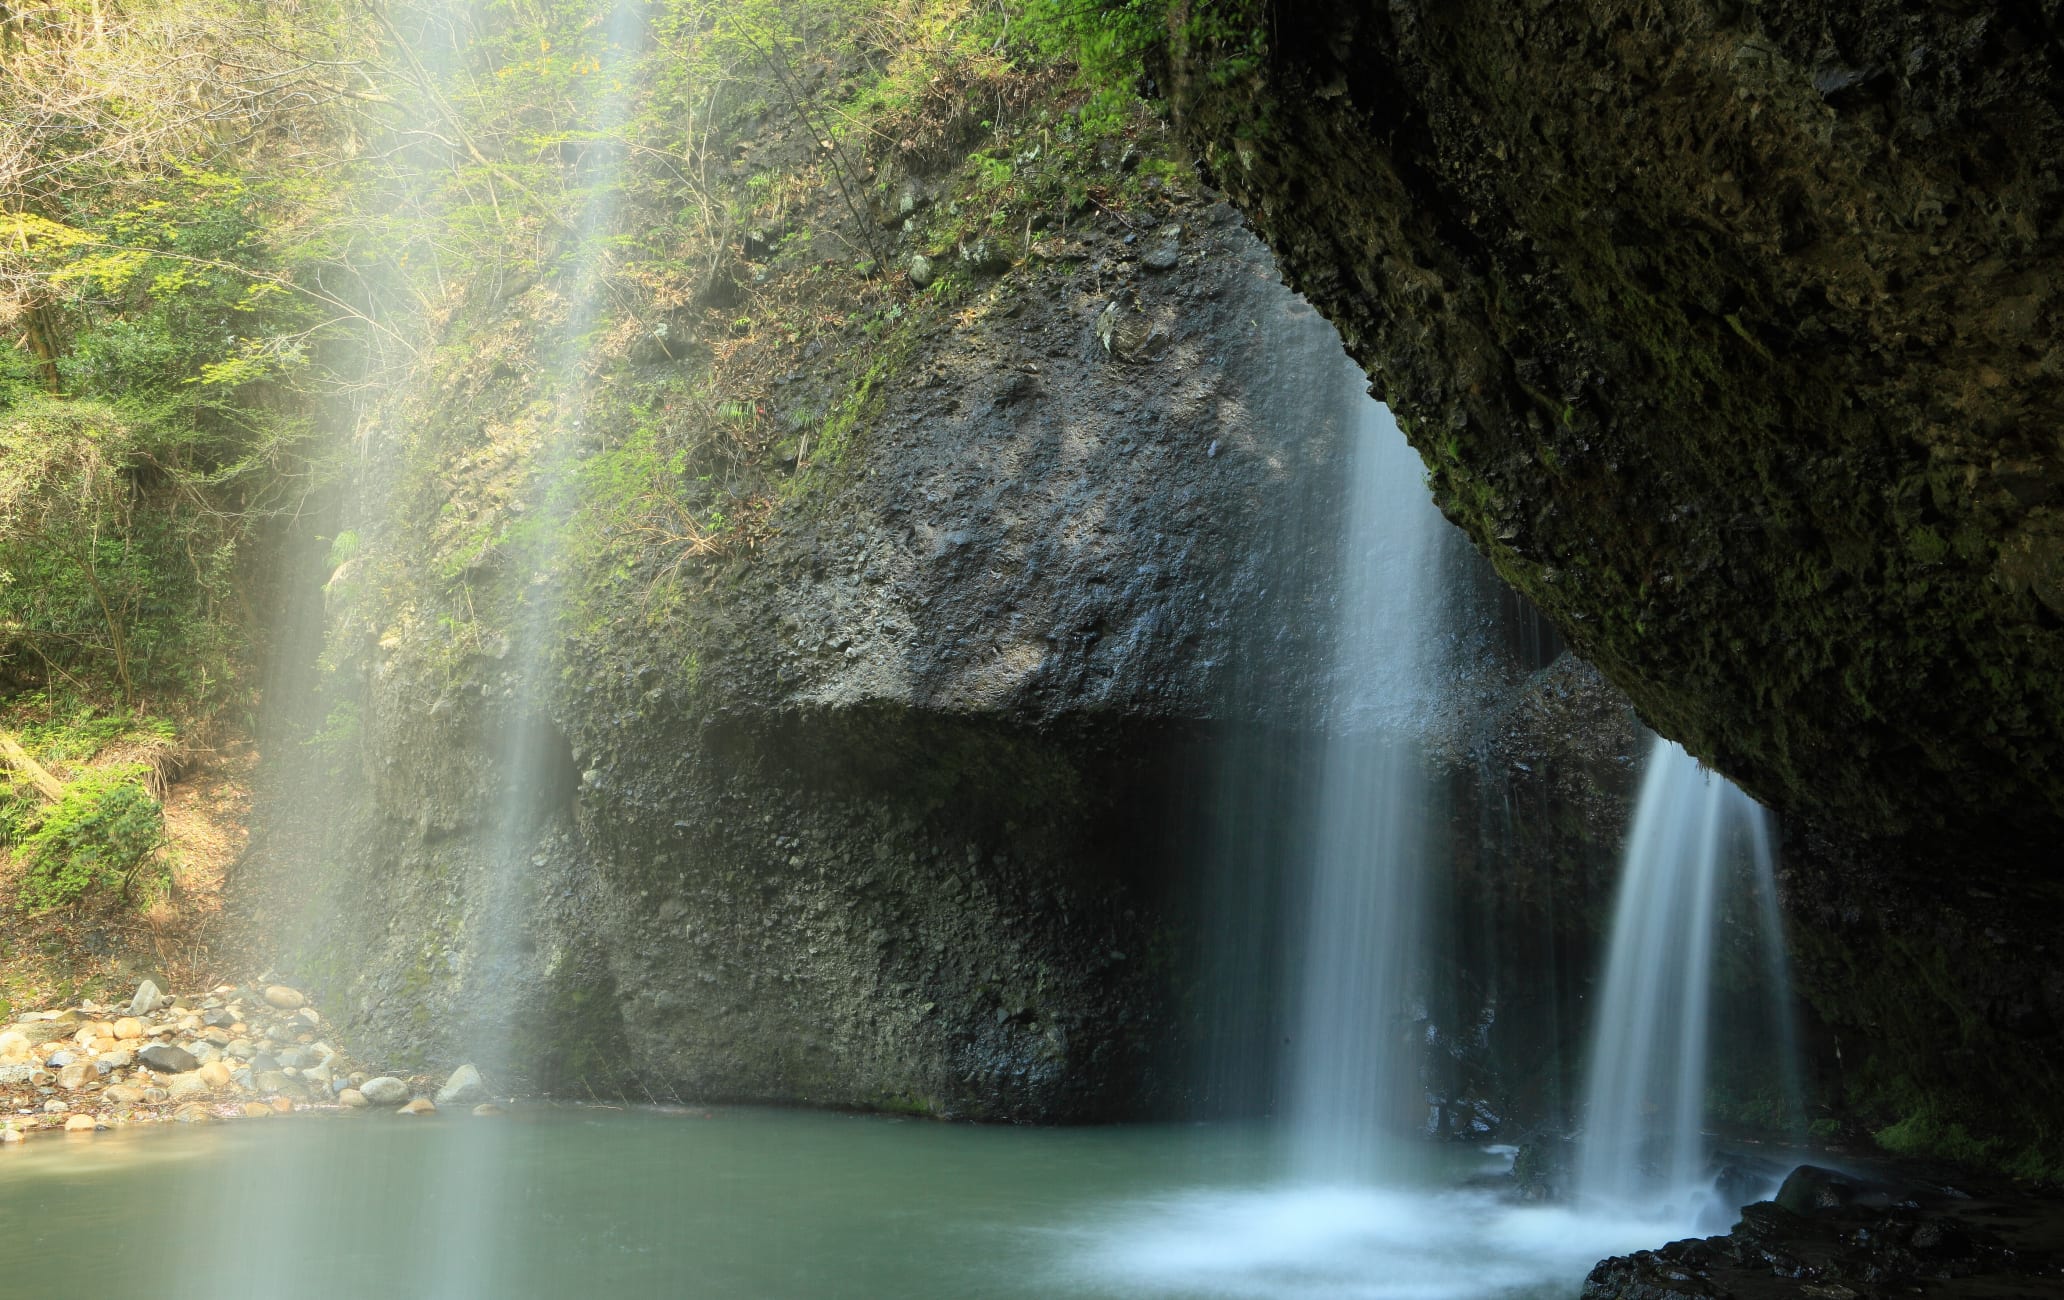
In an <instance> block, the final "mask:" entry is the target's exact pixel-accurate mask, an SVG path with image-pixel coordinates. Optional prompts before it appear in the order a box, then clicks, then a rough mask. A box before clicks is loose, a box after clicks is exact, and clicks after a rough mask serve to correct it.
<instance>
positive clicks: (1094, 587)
mask: <svg viewBox="0 0 2064 1300" xmlns="http://www.w3.org/2000/svg"><path fill="white" fill-rule="evenodd" d="M1129 233H1131V232H1129V231H1128V230H1126V229H1125V228H1124V227H1123V225H1122V224H1119V223H1116V222H1112V223H1108V226H1107V227H1098V226H1095V225H1087V226H1078V227H1074V228H1072V229H1071V233H1070V236H1069V239H1068V241H1067V247H1066V248H1065V249H1064V250H1063V251H1062V254H1061V255H1059V256H1056V257H1054V258H1052V259H1050V260H1047V261H1038V262H1033V263H1030V264H1028V265H1026V266H1024V267H1021V268H1018V269H1016V270H1013V271H1011V272H1010V273H1009V274H1008V275H1007V276H1006V277H1005V278H1004V279H1003V280H1002V281H1001V282H999V284H998V285H997V286H996V292H995V293H994V295H992V296H991V297H990V298H989V299H986V300H984V302H983V303H982V304H981V305H980V306H981V310H979V311H971V312H970V313H969V317H970V323H965V324H963V325H962V326H961V327H959V328H955V329H950V330H942V331H941V332H940V333H939V334H938V335H936V336H935V337H931V338H928V339H927V340H925V342H924V345H923V346H922V347H921V348H920V349H919V350H918V351H917V353H916V355H914V356H912V357H909V358H907V359H901V360H900V362H899V367H900V368H899V369H898V370H897V371H896V373H895V374H894V376H893V380H892V382H889V383H888V384H887V385H886V386H885V387H886V394H885V398H884V400H883V402H882V404H881V408H880V410H879V412H878V413H873V414H871V415H870V418H869V420H868V422H867V424H866V426H865V427H864V428H861V429H858V430H856V431H855V433H854V434H853V443H852V446H851V447H850V448H849V449H848V450H847V451H846V453H845V457H846V459H845V461H844V462H843V465H844V468H843V469H842V471H841V473H840V474H839V476H838V477H837V478H836V479H835V480H833V481H832V482H830V483H828V484H823V485H820V486H818V487H816V488H814V489H813V490H812V493H811V494H810V495H807V496H801V497H800V499H799V500H798V501H797V502H796V503H795V504H794V505H793V506H791V507H790V508H789V509H788V510H787V512H786V513H785V514H784V516H783V517H782V519H781V521H780V522H781V527H780V528H779V529H778V530H776V533H775V537H774V539H773V540H772V541H771V542H770V543H769V544H768V545H767V546H765V547H764V548H762V550H761V551H760V552H759V553H758V554H756V555H755V556H753V557H752V559H751V560H750V561H749V562H745V561H741V562H740V563H738V564H737V565H736V566H734V567H733V568H731V569H729V570H727V571H725V572H724V573H722V574H720V575H717V577H716V579H715V580H713V581H712V582H710V583H709V584H708V585H707V586H706V587H703V588H698V589H697V590H696V591H695V593H694V595H693V597H692V600H691V601H690V602H689V604H690V606H691V609H690V613H689V614H688V616H687V617H686V621H685V623H684V624H681V625H676V626H673V627H670V628H668V629H667V630H666V631H665V632H663V633H661V632H654V631H651V630H649V629H647V628H646V627H645V626H644V625H643V624H642V623H641V622H640V620H638V619H636V618H625V619H621V620H615V621H612V622H610V623H609V624H608V625H607V627H606V629H605V630H602V631H597V632H593V633H589V634H586V639H585V640H584V641H583V642H582V643H581V644H579V645H578V646H575V647H571V648H568V649H565V650H563V651H560V652H559V654H560V657H561V659H562V661H563V662H564V664H565V665H567V670H566V671H565V672H564V673H563V674H561V673H558V672H556V671H555V672H554V673H553V674H552V675H551V678H552V681H553V682H554V686H553V688H552V693H551V695H550V698H548V699H546V700H544V701H542V702H541V704H540V705H535V706H530V707H532V708H533V709H536V708H542V710H543V711H544V713H546V714H548V715H549V722H542V721H540V720H539V719H537V718H535V717H530V716H516V715H517V714H518V712H519V710H520V709H521V708H523V707H524V706H522V705H520V704H518V703H515V702H513V697H514V696H515V695H516V694H517V692H516V690H515V683H513V681H512V680H511V678H510V676H509V671H510V665H509V664H508V663H506V662H503V661H500V660H497V659H494V658H493V657H491V656H480V657H478V658H477V659H476V660H474V661H471V662H468V663H466V664H462V665H461V666H460V673H459V675H460V678H461V679H460V680H459V681H457V682H456V683H454V682H453V680H452V679H451V674H450V669H449V668H448V666H447V665H448V662H449V656H448V654H447V653H446V650H447V648H446V647H443V646H440V645H436V644H430V643H424V644H415V643H410V642H406V641H400V642H397V643H395V644H391V645H388V646H384V647H377V648H373V649H370V650H363V649H361V648H359V647H347V648H346V651H345V653H346V655H347V659H346V662H347V665H348V666H347V671H349V672H355V673H359V674H361V677H360V680H361V681H362V683H363V695H362V702H361V706H360V713H361V716H362V717H363V719H364V731H363V745H362V755H361V757H360V759H359V761H358V762H357V764H356V765H355V766H354V767H353V768H352V769H349V770H344V771H341V772H340V771H334V770H333V771H331V772H328V773H325V774H319V778H320V779H321V780H323V781H324V782H325V784H324V785H323V786H322V788H323V789H324V791H325V794H324V798H323V800H322V801H321V802H322V807H321V808H320V809H313V808H311V807H310V806H309V804H308V801H307V799H306V795H305V791H306V790H307V788H308V786H307V785H306V784H303V782H305V781H306V780H308V779H309V778H308V777H307V776H306V775H300V776H296V775H295V774H291V773H288V772H286V770H285V769H284V768H282V769H279V770H280V772H281V785H280V787H279V793H278V795H277V796H276V797H275V798H274V799H273V800H271V801H270V802H269V803H267V805H266V807H265V809H264V812H265V818H264V824H263V825H261V827H260V828H259V831H258V835H257V842H256V847H255V848H254V851H253V853H252V857H251V863H252V880H253V882H254V884H253V888H254V890H256V891H258V892H259V893H260V895H261V896H269V899H270V901H268V902H266V903H265V904H263V905H261V906H259V907H257V908H256V910H257V911H258V913H259V915H260V917H261V918H262V923H264V924H267V925H268V926H269V927H271V928H272V930H273V932H274V933H275V934H276V935H278V936H280V938H281V947H282V950H283V951H282V953H281V959H282V966H281V968H282V969H283V970H291V971H293V972H294V973H295V974H296V977H297V979H300V980H301V981H303V982H304V983H306V984H307V985H308V986H310V987H311V988H312V989H313V990H314V991H315V992H316V993H317V994H319V995H320V996H321V997H323V998H324V999H325V1005H328V1006H335V1007H337V1008H338V1009H339V1010H338V1013H337V1014H339V1015H340V1016H342V1017H343V1018H345V1019H346V1020H347V1021H348V1022H349V1023H350V1026H351V1028H352V1029H353V1030H354V1031H355V1032H357V1033H359V1034H360V1035H361V1036H362V1038H363V1040H364V1041H366V1042H368V1043H369V1044H371V1045H372V1046H374V1047H375V1048H377V1049H379V1050H381V1051H384V1052H388V1053H390V1054H391V1056H392V1059H394V1060H396V1061H397V1062H398V1063H403V1064H409V1063H414V1062H421V1063H423V1064H424V1065H426V1066H427V1065H430V1064H442V1065H445V1066H449V1065H451V1064H455V1063H456V1062H457V1061H459V1060H461V1059H463V1058H464V1056H465V1055H466V1054H470V1052H471V1050H472V1049H471V1048H469V1047H468V1046H466V1044H467V1043H468V1041H469V1037H468V1036H469V1035H470V1034H473V1033H474V1032H475V1030H476V1028H477V1027H478V1026H480V1025H495V1024H499V1025H502V1026H505V1027H506V1028H505V1029H504V1030H503V1031H500V1032H495V1031H490V1035H491V1037H493V1038H494V1039H495V1040H496V1041H497V1042H499V1041H501V1040H502V1039H506V1040H507V1042H506V1044H505V1046H506V1054H507V1056H508V1057H509V1060H508V1061H507V1065H508V1068H509V1072H510V1073H511V1074H513V1075H514V1076H516V1078H515V1080H514V1082H515V1085H516V1086H517V1087H521V1088H534V1087H543V1088H549V1089H553V1090H558V1091H565V1092H571V1093H573V1094H574V1095H581V1096H585V1095H588V1094H589V1093H591V1092H592V1093H596V1094H610V1095H620V1096H629V1097H632V1098H636V1099H644V1098H647V1097H650V1098H653V1099H657V1100H672V1099H674V1098H676V1097H680V1098H689V1099H726V1098H732V1099H752V1100H778V1101H790V1102H807V1103H816V1104H824V1105H860V1106H878V1107H887V1108H902V1109H910V1110H916V1111H924V1112H930V1113H938V1114H949V1115H956V1116H965V1117H971V1118H995V1119H1022V1120H1032V1119H1037V1120H1080V1119H1093V1118H1106V1117H1115V1116H1121V1115H1136V1114H1140V1113H1144V1112H1147V1111H1155V1110H1158V1111H1162V1112H1167V1111H1169V1110H1173V1109H1175V1108H1176V1106H1177V1101H1176V1095H1175V1094H1176V1093H1177V1092H1178V1091H1179V1089H1180V1084H1179V1082H1178V1081H1177V1079H1176V1075H1177V1074H1178V1073H1179V1072H1180V1069H1181V1066H1182V1065H1183V1064H1184V1062H1183V1061H1182V1060H1181V1059H1180V1057H1179V1053H1178V1051H1177V1049H1176V1048H1175V1047H1174V1045H1173V1044H1174V1042H1175V1040H1177V1039H1178V1038H1179V1036H1180V1028H1179V1006H1178V999H1179V997H1180V996H1181V995H1182V994H1181V989H1180V987H1179V986H1180V984H1181V979H1180V975H1179V968H1180V967H1181V966H1182V964H1183V962H1184V960H1185V956H1184V951H1183V950H1184V947H1185V945H1186V944H1187V943H1189V942H1191V941H1192V940H1193V939H1194V935H1193V934H1185V933H1183V932H1181V931H1180V927H1179V926H1178V924H1177V920H1176V915H1175V910H1176V908H1177V907H1179V906H1181V904H1180V902H1179V901H1177V900H1181V899H1183V898H1184V897H1185V896H1188V895H1194V894H1196V893H1197V892H1199V885H1198V882H1197V881H1196V880H1195V879H1194V878H1190V879H1185V878H1183V873H1184V872H1191V873H1195V872H1196V871H1197V870H1198V867H1197V865H1196V862H1195V860H1188V861H1186V860H1185V859H1184V858H1183V856H1182V854H1181V853H1180V852H1179V845H1178V843H1177V841H1178V838H1179V837H1178V836H1176V835H1174V834H1172V833H1171V828H1172V827H1174V826H1176V825H1177V824H1178V823H1179V821H1180V819H1181V817H1183V816H1185V815H1186V816H1188V817H1189V818H1190V819H1191V820H1192V821H1194V820H1195V818H1196V816H1197V815H1198V813H1197V807H1196V803H1195V800H1196V798H1197V797H1198V794H1199V792H1200V791H1202V790H1204V789H1206V788H1207V787H1208V785H1209V776H1210V769H1209V766H1208V765H1209V761H1210V759H1209V754H1210V749H1209V733H1210V732H1211V731H1212V729H1213V728H1216V727H1223V726H1227V725H1244V726H1250V727H1260V728H1276V729H1282V730H1286V731H1294V730H1297V729H1300V728H1308V727H1309V726H1310V725H1312V722H1313V717H1314V715H1315V713H1316V712H1317V710H1318V709H1319V707H1320V702H1321V701H1322V700H1323V699H1324V696H1325V690H1324V684H1323V681H1322V680H1321V679H1322V677H1323V674H1324V672H1325V671H1326V663H1327V653H1326V651H1327V647H1328V646H1329V645H1330V640H1329V633H1330V623H1329V615H1328V612H1327V600H1326V592H1327V586H1326V584H1327V582H1328V580H1329V578H1330V575H1331V573H1332V569H1333V562H1334V553H1335V552H1334V548H1335V545H1336V539H1335V526H1336V524H1337V521H1338V511H1339V506H1340V492H1341V475H1340V473H1339V468H1338V467H1339V466H1340V464H1341V463H1342V460H1343V457H1344V454H1345V451H1344V446H1343V441H1342V440H1343V435H1344V433H1345V431H1346V430H1347V429H1349V428H1351V427H1352V423H1351V420H1350V418H1349V417H1350V416H1351V413H1352V411H1353V410H1354V409H1355V405H1356V403H1358V401H1359V400H1360V399H1359V396H1358V393H1357V392H1356V388H1357V385H1356V384H1355V383H1354V382H1353V370H1352V367H1351V366H1349V365H1348V364H1347V363H1346V361H1345V360H1344V359H1343V358H1342V357H1341V355H1340V353H1339V350H1338V344H1337V341H1335V340H1334V339H1333V336H1332V334H1331V331H1330V329H1329V328H1328V327H1327V326H1326V325H1325V323H1324V322H1323V321H1322V320H1320V319H1319V318H1318V316H1317V315H1316V313H1315V312H1313V311H1312V310H1311V309H1310V308H1309V307H1308V306H1305V305H1303V304H1301V303H1299V302H1298V301H1297V300H1296V299H1295V297H1294V296H1293V295H1292V294H1290V293H1289V292H1288V291H1287V290H1286V289H1284V288H1283V286H1282V284H1281V282H1280V279H1279V278H1278V277H1277V276H1276V274H1275V271H1274V267H1273V263H1272V261H1271V259H1270V258H1269V257H1268V255H1267V253H1266V251H1265V250H1264V249H1263V248H1262V247H1261V246H1260V244H1259V243H1258V241H1256V240H1255V239H1254V238H1253V236H1252V235H1251V234H1250V233H1248V232H1247V231H1246V230H1244V229H1243V228H1242V227H1241V225H1240V224H1239V222H1238V220H1237V218H1236V217H1235V216H1234V214H1233V213H1232V212H1231V210H1230V209H1227V208H1225V207H1224V206H1223V205H1216V206H1214V205H1211V204H1208V203H1198V204H1194V205H1190V206H1188V207H1186V208H1185V209H1183V211H1182V212H1181V214H1180V217H1179V219H1178V220H1174V221H1170V222H1167V223H1164V224H1163V225H1162V226H1161V227H1159V228H1157V229H1156V230H1155V232H1154V235H1153V239H1152V240H1151V241H1144V240H1139V239H1135V240H1132V241H1128V240H1127V238H1126V236H1127V235H1128V234H1129ZM1149 255H1151V256H1152V258H1153V265H1152V266H1151V267H1150V266H1147V265H1144V263H1145V262H1146V261H1147V258H1148V256H1149ZM1102 323H1108V325H1109V328H1108V329H1107V330H1105V331H1103V332H1102V333H1100V332H1099V328H1098V327H1099V325H1100V324H1102ZM856 346H858V345H856ZM849 380H850V376H848V375H846V374H845V373H844V372H842V371H839V370H838V369H837V368H836V367H833V366H831V365H830V364H829V363H828V362H827V364H826V366H825V368H824V372H823V373H822V374H815V373H809V374H798V375H797V376H794V377H792V378H791V379H790V380H789V381H788V382H785V383H784V384H783V385H782V386H781V388H780V393H781V400H782V401H784V402H788V403H791V404H793V405H794V406H795V407H796V408H797V409H800V410H809V409H812V408H813V406H814V405H816V404H820V403H824V402H830V401H835V400H838V399H839V398H840V397H841V396H842V394H843V393H844V391H845V386H846V385H847V384H848V382H849ZM505 697H508V698H507V699H505ZM519 733H521V734H534V736H535V737H536V740H537V744H536V746H535V748H536V749H537V751H538V753H539V754H540V755H542V757H540V758H539V760H538V761H537V762H536V763H534V764H532V765H531V766H532V768H533V769H534V770H535V771H536V772H538V773H544V774H547V775H548V776H549V780H548V781H541V783H540V787H541V788H540V789H539V790H538V791H537V797H536V798H534V799H527V800H525V801H523V809H524V814H525V815H526V816H528V817H529V818H531V819H532V820H531V821H529V822H528V823H527V824H526V825H524V826H523V827H522V828H520V834H519V836H518V838H520V839H521V841H522V845H521V849H520V858H519V861H521V862H523V863H527V864H528V873H529V880H528V883H527V884H526V886H525V893H524V897H523V898H522V899H521V901H520V903H519V904H517V905H516V910H518V911H520V914H521V918H522V923H521V925H520V926H519V927H518V932H517V933H513V934H505V933H498V927H497V923H496V922H495V919H494V916H493V905H492V903H491V902H490V899H491V898H492V896H493V893H494V890H493V883H492V882H493V881H494V879H495V877H496V874H497V873H498V872H503V871H506V870H507V866H506V858H507V857H508V856H509V851H508V850H507V849H506V848H504V847H499V845H498V837H499V838H500V839H501V840H506V839H507V837H508V831H507V828H505V827H501V826H499V825H497V824H496V823H497V821H498V819H499V818H500V817H501V816H502V814H500V813H498V811H497V810H498V809H503V808H506V807H508V801H507V799H506V798H505V796H504V795H503V793H502V791H503V788H504V783H505V782H506V781H507V780H508V779H509V774H508V773H506V772H504V771H503V770H501V762H500V760H499V758H498V755H499V754H500V753H501V752H502V751H503V750H504V749H506V748H507V744H506V738H507V737H509V736H512V735H516V734H519ZM282 748H286V747H284V746H283V747H282ZM545 787H549V788H545ZM1184 809H1186V811H1183V810H1184ZM266 882H270V883H266Z"/></svg>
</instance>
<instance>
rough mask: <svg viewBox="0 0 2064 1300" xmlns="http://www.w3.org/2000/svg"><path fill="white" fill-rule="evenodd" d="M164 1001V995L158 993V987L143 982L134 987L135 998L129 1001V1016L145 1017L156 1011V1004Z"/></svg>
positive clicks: (147, 981) (148, 982)
mask: <svg viewBox="0 0 2064 1300" xmlns="http://www.w3.org/2000/svg"><path fill="white" fill-rule="evenodd" d="M164 1000H165V995H164V994H162V993H160V992H158V986H157V985H155V984H153V983H151V982H150V981H149V980H145V981H144V982H143V983H141V984H139V985H137V986H136V996H135V997H132V998H130V999H129V1014H130V1015H131V1016H137V1017H142V1016H147V1015H149V1014H150V1013H151V1012H153V1011H156V1010H157V1009H158V1004H159V1003H160V1002H163V1001H164Z"/></svg>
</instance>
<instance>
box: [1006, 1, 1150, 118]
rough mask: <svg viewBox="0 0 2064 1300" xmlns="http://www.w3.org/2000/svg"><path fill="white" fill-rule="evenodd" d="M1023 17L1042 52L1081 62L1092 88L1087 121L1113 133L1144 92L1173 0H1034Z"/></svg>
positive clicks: (1084, 81)
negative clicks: (1145, 70) (1151, 55)
mask: <svg viewBox="0 0 2064 1300" xmlns="http://www.w3.org/2000/svg"><path fill="white" fill-rule="evenodd" d="M1020 21H1021V22H1022V23H1023V25H1024V29H1025V30H1026V31H1028V32H1030V33H1031V34H1032V39H1033V43H1034V47H1035V48H1036V49H1037V51H1038V52H1039V54H1040V56H1041V57H1043V58H1046V59H1053V60H1068V61H1071V62H1073V63H1074V64H1075V66H1076V68H1077V69H1078V74H1077V75H1078V80H1079V83H1080V84H1081V85H1082V86H1083V87H1084V88H1085V89H1087V90H1088V91H1089V92H1090V97H1089V100H1088V101H1087V102H1086V103H1084V104H1083V105H1082V107H1081V108H1080V109H1079V110H1078V113H1079V115H1080V118H1081V121H1082V124H1083V126H1084V128H1085V129H1086V130H1088V131H1089V132H1090V133H1091V134H1093V135H1094V134H1107V133H1109V132H1110V131H1112V130H1115V129H1116V128H1117V127H1118V126H1119V125H1120V124H1121V123H1122V122H1123V121H1124V120H1125V119H1126V118H1127V117H1128V116H1129V115H1130V113H1131V109H1132V105H1133V103H1134V102H1135V101H1136V100H1137V98H1138V95H1139V84H1140V77H1141V72H1142V67H1143V64H1144V63H1145V61H1146V57H1147V54H1148V51H1150V50H1152V49H1153V48H1154V47H1155V46H1156V45H1157V44H1159V43H1160V42H1161V41H1162V40H1163V39H1164V38H1165V36H1166V32H1167V26H1168V0H1091V3H1088V4H1084V3H1081V0H1028V2H1027V3H1026V4H1025V6H1024V12H1023V14H1022V16H1021V18H1020Z"/></svg>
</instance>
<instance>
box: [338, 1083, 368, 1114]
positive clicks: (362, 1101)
mask: <svg viewBox="0 0 2064 1300" xmlns="http://www.w3.org/2000/svg"><path fill="white" fill-rule="evenodd" d="M337 1104H338V1105H339V1106H342V1107H344V1108H345V1109H346V1110H364V1109H365V1108H366V1107H367V1106H369V1105H371V1104H372V1103H371V1101H370V1099H369V1098H367V1096H366V1095H365V1094H364V1093H362V1092H360V1091H359V1090H358V1089H356V1088H346V1089H345V1090H344V1091H342V1092H340V1093H338V1094H337Z"/></svg>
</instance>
